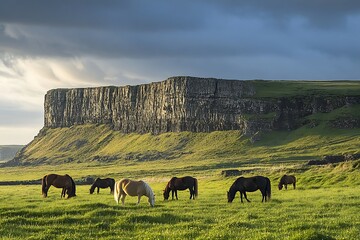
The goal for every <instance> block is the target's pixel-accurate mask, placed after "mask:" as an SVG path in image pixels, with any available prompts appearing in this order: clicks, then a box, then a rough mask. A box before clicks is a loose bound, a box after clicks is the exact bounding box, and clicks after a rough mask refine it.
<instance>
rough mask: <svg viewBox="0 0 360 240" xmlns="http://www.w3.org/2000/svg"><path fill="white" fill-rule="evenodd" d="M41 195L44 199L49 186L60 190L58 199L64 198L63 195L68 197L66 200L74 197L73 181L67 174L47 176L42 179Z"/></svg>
mask: <svg viewBox="0 0 360 240" xmlns="http://www.w3.org/2000/svg"><path fill="white" fill-rule="evenodd" d="M41 185H42V195H43V197H44V198H46V197H47V193H48V191H49V188H50V186H51V185H53V186H54V187H56V188H62V191H61V195H60V197H61V198H62V197H65V194H67V195H68V198H71V197H75V196H76V187H75V182H74V180H73V179H72V178H71V177H70V176H69V175H67V174H65V175H58V174H48V175H45V176H44V177H43V178H42V181H41Z"/></svg>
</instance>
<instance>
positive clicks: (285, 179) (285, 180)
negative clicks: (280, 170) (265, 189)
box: [278, 175, 296, 190]
mask: <svg viewBox="0 0 360 240" xmlns="http://www.w3.org/2000/svg"><path fill="white" fill-rule="evenodd" d="M288 184H292V185H293V186H294V189H295V188H296V178H295V176H293V175H284V176H282V178H281V179H280V182H279V186H278V187H279V190H281V189H282V188H283V185H284V186H285V189H286V190H287V185H288Z"/></svg>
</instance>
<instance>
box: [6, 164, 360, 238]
mask: <svg viewBox="0 0 360 240" xmlns="http://www.w3.org/2000/svg"><path fill="white" fill-rule="evenodd" d="M157 164H160V163H157ZM79 166H80V167H79V168H74V167H69V166H66V165H60V166H42V167H15V168H1V169H0V172H1V179H0V180H3V178H4V176H5V177H6V175H11V176H19V178H23V179H35V178H40V177H42V175H43V174H44V173H45V172H58V173H65V172H67V173H69V174H70V175H72V176H74V178H75V179H77V178H80V177H83V176H89V175H96V173H98V174H99V175H108V176H114V177H115V178H116V179H117V180H119V178H122V177H125V176H128V177H131V178H134V179H144V180H145V181H147V182H148V183H149V185H150V186H151V187H152V188H153V190H154V192H155V194H156V204H155V207H154V208H151V207H150V206H149V205H148V203H147V199H146V197H143V198H142V200H141V203H140V205H136V201H137V199H136V197H127V198H126V200H125V206H122V205H116V202H115V201H114V198H113V195H110V194H109V189H102V190H100V194H93V195H90V194H89V187H90V186H88V185H80V186H78V187H77V197H75V198H71V199H61V198H60V192H61V190H60V189H56V188H53V187H51V188H50V190H49V197H48V198H43V197H42V195H41V186H40V185H38V186H37V185H30V186H21V185H17V186H0V192H1V195H0V226H1V227H0V236H1V239H115V238H119V239H358V236H359V235H360V216H359V214H358V212H359V206H360V198H359V195H360V187H359V186H360V184H359V183H360V174H359V167H360V161H354V162H346V163H341V164H339V165H336V166H335V165H328V166H315V167H305V166H303V165H293V164H280V165H267V166H266V165H264V166H263V167H261V168H258V169H254V170H253V172H250V173H247V174H245V176H253V175H265V176H268V177H269V178H270V179H271V181H272V199H271V201H270V202H267V203H261V194H260V192H259V191H257V192H254V193H249V194H248V198H249V199H250V200H251V201H252V202H251V203H243V204H241V203H240V201H239V195H238V194H237V196H236V199H235V200H234V202H233V203H231V204H229V203H227V199H226V191H227V190H228V189H229V187H230V185H231V184H232V183H233V181H234V180H235V179H236V178H237V177H227V178H225V177H222V176H221V175H220V170H207V171H206V170H205V171H199V170H197V169H196V168H195V169H194V168H193V169H192V170H191V169H188V170H187V171H185V170H184V171H182V172H181V173H179V174H178V176H180V175H185V174H187V175H192V176H195V177H197V178H198V180H199V197H198V199H196V200H195V201H194V200H189V199H188V198H189V192H188V191H181V192H179V194H178V195H179V200H178V201H176V200H174V201H172V200H169V201H163V197H162V190H163V189H164V187H165V185H166V183H167V181H168V180H169V179H170V178H171V177H172V176H173V175H174V174H176V173H175V170H174V171H173V170H171V171H170V169H171V166H170V167H169V168H165V167H164V168H163V169H162V168H158V169H153V168H152V167H151V163H139V164H138V165H137V166H135V167H133V168H128V169H127V166H122V165H117V166H114V165H108V166H102V167H100V166H98V167H97V168H96V167H95V166H92V167H86V166H84V165H82V164H79ZM157 166H159V165H157ZM139 169H142V172H139ZM289 172H290V173H293V174H295V175H296V176H297V178H298V185H297V189H296V190H293V189H292V186H291V187H290V186H289V187H288V190H286V191H285V190H282V191H279V190H278V189H277V183H278V181H279V178H280V177H281V176H282V175H283V174H284V173H289ZM20 175H22V177H20ZM14 179H15V178H14Z"/></svg>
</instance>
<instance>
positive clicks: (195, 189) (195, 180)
mask: <svg viewBox="0 0 360 240" xmlns="http://www.w3.org/2000/svg"><path fill="white" fill-rule="evenodd" d="M194 192H195V197H196V198H197V197H198V180H197V179H196V178H194Z"/></svg>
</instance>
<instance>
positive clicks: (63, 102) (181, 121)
mask: <svg viewBox="0 0 360 240" xmlns="http://www.w3.org/2000/svg"><path fill="white" fill-rule="evenodd" d="M256 91H257V90H256V87H255V84H254V81H238V80H220V79H214V78H194V77H172V78H169V79H167V80H165V81H162V82H156V83H150V84H144V85H138V86H123V87H113V86H111V87H98V88H78V89H55V90H50V91H49V92H48V93H47V94H46V96H45V127H49V128H57V127H70V126H73V125H77V124H86V123H92V124H110V125H111V126H112V127H113V128H114V129H115V130H119V131H122V132H124V133H130V132H137V133H148V132H151V133H154V134H158V133H163V132H179V131H191V132H211V131H218V130H219V131H221V130H242V131H243V133H244V134H246V135H253V134H255V133H257V132H259V131H268V130H272V129H287V130H290V129H294V128H297V127H299V126H301V125H303V124H306V121H305V120H304V119H303V117H305V116H308V115H311V114H313V113H318V112H330V111H332V110H334V109H336V108H339V107H342V106H345V105H349V104H359V103H360V95H359V96H314V95H307V96H296V97H280V98H269V97H267V98H258V97H256Z"/></svg>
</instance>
